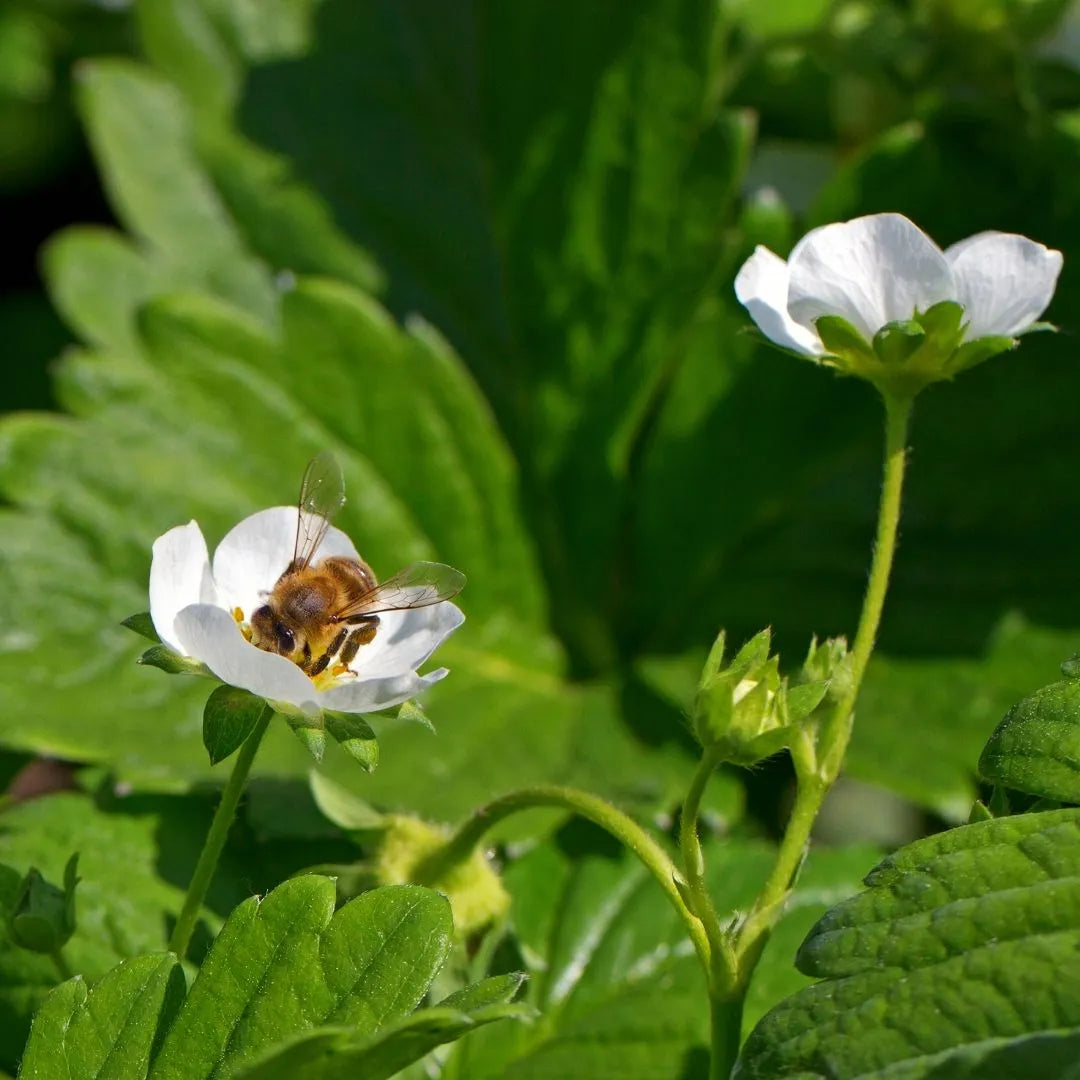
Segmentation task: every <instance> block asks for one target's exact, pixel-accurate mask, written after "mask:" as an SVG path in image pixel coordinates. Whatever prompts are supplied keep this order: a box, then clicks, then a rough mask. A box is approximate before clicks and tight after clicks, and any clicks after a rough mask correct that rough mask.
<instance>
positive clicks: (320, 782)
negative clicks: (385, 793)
mask: <svg viewBox="0 0 1080 1080" xmlns="http://www.w3.org/2000/svg"><path fill="white" fill-rule="evenodd" d="M309 779H310V783H311V794H312V796H313V797H314V799H315V802H316V804H317V805H318V807H319V809H320V810H321V811H322V812H323V814H325V815H326V817H328V818H329V819H330V820H331V821H332V822H333V823H334V824H335V825H340V826H341V828H343V829H351V830H356V831H358V832H368V831H370V830H376V829H381V828H384V827H385V826H384V823H385V820H386V815H385V814H380V813H379V812H378V810H376V809H375V808H374V807H373V806H372V805H371V804H370V803H368V802H365V801H364V800H363V799H361V798H359V796H357V795H354V794H353V793H352V792H351V791H348V790H346V789H345V788H344V787H342V786H341V785H340V784H336V783H334V781H333V780H331V779H330V777H328V776H325V775H324V774H323V773H321V772H319V771H318V770H317V769H312V771H311V773H310V776H309Z"/></svg>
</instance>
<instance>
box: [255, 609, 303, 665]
mask: <svg viewBox="0 0 1080 1080" xmlns="http://www.w3.org/2000/svg"><path fill="white" fill-rule="evenodd" d="M251 643H252V644H253V645H255V646H257V647H258V648H260V649H262V650H263V651H264V652H273V653H279V654H280V655H281V656H292V654H293V653H294V652H295V651H296V635H295V634H294V633H293V632H292V630H291V629H290V628H289V627H288V626H286V625H285V623H283V622H282V621H281V619H279V618H278V617H277V615H275V614H274V611H273V608H271V607H270V606H269V604H263V606H262V607H261V608H256V609H255V611H253V612H252V614H251Z"/></svg>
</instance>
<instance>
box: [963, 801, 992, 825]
mask: <svg viewBox="0 0 1080 1080" xmlns="http://www.w3.org/2000/svg"><path fill="white" fill-rule="evenodd" d="M993 816H994V815H993V814H992V813H990V807H989V806H987V805H986V803H984V802H983V801H982V800H981V799H976V800H975V801H974V802H973V803H972V804H971V813H970V814H968V819H967V823H968V824H969V825H977V824H978V823H979V822H980V821H990V820H991V818H993Z"/></svg>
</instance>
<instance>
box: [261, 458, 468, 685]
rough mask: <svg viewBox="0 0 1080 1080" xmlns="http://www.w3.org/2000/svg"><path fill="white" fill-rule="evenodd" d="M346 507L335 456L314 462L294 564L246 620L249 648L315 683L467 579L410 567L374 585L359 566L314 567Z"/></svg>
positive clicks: (333, 562)
mask: <svg viewBox="0 0 1080 1080" xmlns="http://www.w3.org/2000/svg"><path fill="white" fill-rule="evenodd" d="M344 504H345V481H344V479H343V477H342V475H341V468H340V467H339V466H338V463H337V461H336V459H335V458H334V457H333V455H332V454H329V453H326V452H324V453H322V454H319V455H318V456H317V457H315V458H313V459H312V461H311V463H310V464H309V465H308V467H307V469H306V470H305V472H304V479H303V481H302V482H301V484H300V499H299V503H298V506H297V523H296V542H295V544H294V546H293V557H292V561H291V562H290V563H289V565H288V566H286V567H285V570H284V571H283V572H282V575H281V577H279V578H278V579H277V581H276V582H275V584H274V587H273V589H271V590H270V593H269V595H268V596H267V598H266V603H265V604H264V605H263V606H262V607H260V608H256V610H255V611H254V612H253V613H252V615H251V637H250V641H251V643H252V644H253V645H255V646H256V647H257V648H260V649H262V650H263V651H264V652H272V653H278V654H279V655H281V656H284V657H286V658H287V659H289V660H292V661H293V663H295V664H297V665H298V666H299V667H300V668H301V670H302V671H304V672H306V673H307V674H308V675H310V676H311V677H312V678H315V677H316V676H318V675H321V674H322V673H323V672H324V671H325V670H326V669H327V668H328V667H329V666H330V664H331V663H334V665H335V668H334V670H335V672H337V673H341V672H344V671H345V670H347V669H348V665H349V664H350V663H351V661H352V660H353V658H354V657H355V656H356V654H357V652H359V650H360V648H361V646H363V645H367V644H368V643H369V642H371V641H372V640H374V638H375V634H376V633H377V631H378V628H379V615H380V614H382V613H385V612H388V611H402V610H405V609H408V608H420V607H428V606H429V605H431V604H438V603H439V602H440V601H443V600H449V599H450V598H451V597H452V596H456V595H457V594H458V593H459V592H461V590H462V588H463V587H464V585H465V575H464V574H462V573H461V572H460V571H458V570H455V569H454V568H453V567H451V566H444V565H443V564H442V563H432V562H418V563H413V564H412V565H411V566H407V567H406V568H405V569H404V570H400V571H399V572H398V573H396V574H394V576H393V577H390V578H388V579H387V580H386V581H384V582H382V583H381V584H379V583H378V582H376V580H375V574H374V573H373V572H372V570H371V567H370V566H368V564H367V563H366V562H364V561H363V560H362V559H358V558H357V559H354V558H350V557H348V556H345V555H329V556H327V557H326V558H322V559H317V556H318V553H319V548H320V546H321V545H322V542H323V540H324V539H325V538H326V533H327V530H328V529H329V528H330V523H331V522H332V521H333V519H334V516H335V514H337V512H338V511H339V510H340V509H341V507H342V506H343V505H344Z"/></svg>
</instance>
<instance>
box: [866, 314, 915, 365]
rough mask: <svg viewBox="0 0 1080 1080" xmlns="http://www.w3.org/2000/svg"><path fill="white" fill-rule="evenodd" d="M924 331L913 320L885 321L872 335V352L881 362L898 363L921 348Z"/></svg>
mask: <svg viewBox="0 0 1080 1080" xmlns="http://www.w3.org/2000/svg"><path fill="white" fill-rule="evenodd" d="M925 341H926V331H925V330H924V329H923V328H922V327H921V326H920V325H919V324H918V323H917V322H916V321H915V320H914V319H905V320H903V321H900V322H891V323H886V324H885V325H884V326H883V327H882V328H881V329H880V330H879V331H878V332H877V333H876V334H875V335H874V352H875V353H877V355H878V359H880V360H881V362H882V363H883V364H890V365H900V364H903V363H905V362H906V361H907V360H908V359H909V358H910V357H911V356H912V355H913V354H914V353H916V352H918V350H919V349H921V348H922V346H923V344H924V343H925Z"/></svg>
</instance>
